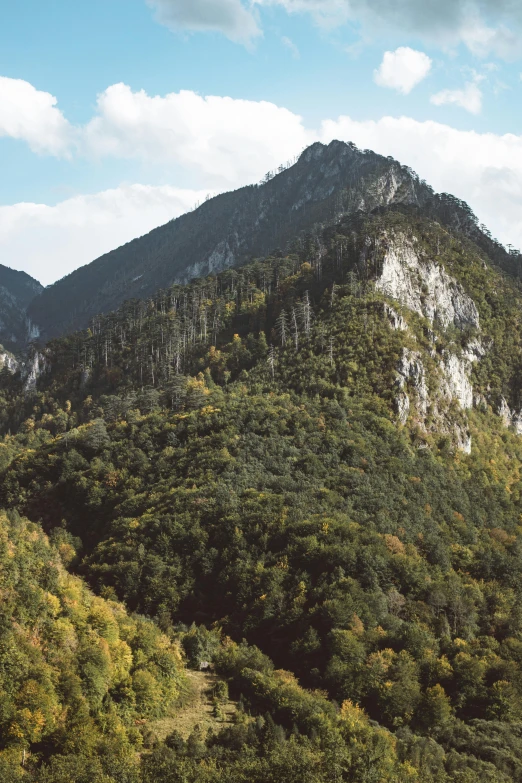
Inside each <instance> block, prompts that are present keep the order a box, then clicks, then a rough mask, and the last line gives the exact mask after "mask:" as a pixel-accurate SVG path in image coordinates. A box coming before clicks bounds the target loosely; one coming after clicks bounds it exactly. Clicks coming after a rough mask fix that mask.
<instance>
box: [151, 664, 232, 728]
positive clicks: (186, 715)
mask: <svg viewBox="0 0 522 783" xmlns="http://www.w3.org/2000/svg"><path fill="white" fill-rule="evenodd" d="M217 679H218V678H217V677H216V675H215V674H213V673H212V672H199V671H190V670H188V671H187V685H186V687H185V690H184V692H183V693H182V695H181V699H180V702H179V703H178V705H177V706H176V707H174V708H173V709H172V712H171V714H170V715H167V716H166V717H165V718H161V719H160V720H157V721H154V722H153V723H151V724H150V728H151V730H152V731H153V733H154V734H155V735H156V736H157V737H158V739H160V740H164V739H165V737H167V736H168V735H169V734H171V733H172V732H173V731H174V730H176V731H179V733H180V734H181V736H182V737H183V738H184V739H187V737H188V736H189V735H190V733H191V732H192V731H193V729H194V728H195V726H200V728H201V729H202V730H203V732H204V733H206V732H207V731H208V729H209V728H211V729H213V731H219V730H220V729H221V728H223V726H225V725H226V724H227V723H231V721H232V717H233V715H234V713H235V712H236V704H235V702H233V701H226V702H225V703H224V704H223V705H222V710H223V714H224V719H223V720H218V719H217V718H215V717H214V715H213V705H212V691H213V688H214V685H215V683H216V682H217Z"/></svg>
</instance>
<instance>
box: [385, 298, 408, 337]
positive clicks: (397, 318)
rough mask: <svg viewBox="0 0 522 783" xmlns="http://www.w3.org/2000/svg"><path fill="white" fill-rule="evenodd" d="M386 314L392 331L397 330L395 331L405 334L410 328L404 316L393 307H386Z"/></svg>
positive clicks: (387, 305) (386, 305)
mask: <svg viewBox="0 0 522 783" xmlns="http://www.w3.org/2000/svg"><path fill="white" fill-rule="evenodd" d="M384 312H385V314H386V316H387V318H388V321H389V322H390V326H391V328H392V329H395V331H401V332H404V331H406V329H407V328H408V324H407V323H406V321H405V320H404V318H403V317H402V315H399V313H398V312H397V311H396V310H394V309H393V307H390V305H389V304H385V305H384Z"/></svg>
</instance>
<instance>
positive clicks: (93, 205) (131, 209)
mask: <svg viewBox="0 0 522 783" xmlns="http://www.w3.org/2000/svg"><path fill="white" fill-rule="evenodd" d="M203 198H204V194H203V192H200V191H192V190H179V189H177V188H173V187H170V186H159V187H150V186H147V185H129V186H122V187H119V188H114V189H112V190H106V191H104V192H102V193H96V194H94V195H81V196H75V197H74V198H70V199H67V200H66V201H62V202H61V203H59V204H57V205H56V206H52V207H50V206H47V205H46V204H30V203H21V204H13V205H11V206H0V262H1V263H3V264H5V265H7V266H11V267H13V268H15V269H23V270H24V271H25V272H28V273H29V274H30V275H32V276H33V277H35V278H36V279H37V280H40V282H42V283H43V284H44V285H47V284H49V283H52V282H54V281H55V280H57V279H59V278H60V277H63V276H64V275H65V274H68V273H69V272H72V271H73V269H76V268H77V267H79V266H82V265H83V264H87V263H89V262H90V261H92V260H94V259H95V258H98V257H99V256H100V255H103V253H106V252H108V251H109V250H113V249H114V248H115V247H119V246H120V245H122V244H124V243H125V242H129V241H130V240H131V239H134V238H136V237H138V236H141V235H143V234H146V233H147V232H148V231H151V230H152V229H153V228H156V226H159V225H161V224H163V223H166V222H167V221H168V220H170V219H171V218H173V217H177V216H178V215H180V214H182V213H184V212H187V211H188V210H189V209H191V208H192V207H193V206H194V204H195V202H196V201H200V200H202V199H203Z"/></svg>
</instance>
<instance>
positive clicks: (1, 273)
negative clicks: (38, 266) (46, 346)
mask: <svg viewBox="0 0 522 783" xmlns="http://www.w3.org/2000/svg"><path fill="white" fill-rule="evenodd" d="M43 290H44V288H43V286H42V285H41V284H40V283H39V282H38V281H37V280H34V278H32V277H30V275H28V274H26V273H25V272H17V271H15V270H14V269H10V268H9V267H7V266H2V265H1V264H0V343H1V344H2V345H3V346H4V347H5V348H8V349H9V350H17V349H18V350H19V349H23V348H25V346H26V344H27V342H28V341H29V340H31V339H34V338H36V337H38V336H39V331H38V329H37V327H35V325H34V324H33V323H32V322H31V319H30V318H29V316H28V315H27V308H28V306H29V304H30V303H31V301H32V300H33V299H34V297H35V296H37V295H38V294H39V293H40V292H41V291H43Z"/></svg>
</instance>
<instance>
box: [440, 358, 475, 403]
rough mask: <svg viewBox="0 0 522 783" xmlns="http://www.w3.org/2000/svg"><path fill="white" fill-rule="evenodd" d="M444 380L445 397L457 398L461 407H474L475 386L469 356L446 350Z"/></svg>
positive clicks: (442, 365)
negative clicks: (460, 355) (464, 356)
mask: <svg viewBox="0 0 522 783" xmlns="http://www.w3.org/2000/svg"><path fill="white" fill-rule="evenodd" d="M441 369H442V371H443V380H442V384H441V391H442V393H443V394H444V396H445V397H449V399H451V400H457V402H458V403H459V405H460V407H461V408H463V409H464V410H466V409H467V408H472V407H473V386H472V385H471V381H470V378H469V376H470V372H471V363H470V361H469V360H468V359H467V358H461V357H459V356H457V355H456V354H454V353H450V352H449V351H444V355H443V358H442V362H441Z"/></svg>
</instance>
